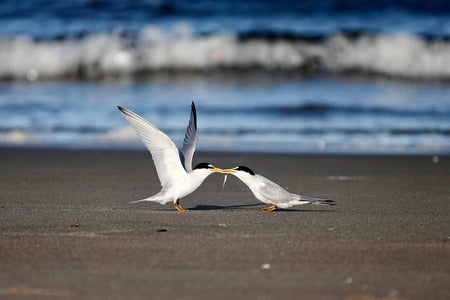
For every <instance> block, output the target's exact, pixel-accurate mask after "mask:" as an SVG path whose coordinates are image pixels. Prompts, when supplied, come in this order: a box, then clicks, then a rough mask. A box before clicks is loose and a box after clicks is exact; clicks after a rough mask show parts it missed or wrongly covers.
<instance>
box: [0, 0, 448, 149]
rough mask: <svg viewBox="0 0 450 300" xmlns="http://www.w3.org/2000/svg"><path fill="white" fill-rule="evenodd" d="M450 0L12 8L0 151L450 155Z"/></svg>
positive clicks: (8, 6) (33, 4)
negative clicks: (156, 138) (165, 142)
mask: <svg viewBox="0 0 450 300" xmlns="http://www.w3.org/2000/svg"><path fill="white" fill-rule="evenodd" d="M449 83H450V2H448V1H437V0H431V1H416V0H397V1H394V0H380V1H368V0H359V1H357V0H315V1H288V0H280V1H251V0H243V1H212V0H198V1H187V0H173V1H169V0H166V1H163V0H161V1H158V0H149V1H118V0H117V1H106V0H78V1H56V0H35V1H12V0H5V1H2V2H0V146H7V147H9V146H18V147H60V148H88V149H92V148H94V149H95V148H99V149H117V148H120V149H143V146H142V145H141V144H140V142H139V141H138V139H137V138H136V137H135V134H134V132H133V131H132V129H131V128H130V127H129V126H128V124H127V123H126V121H125V120H124V119H123V118H122V116H121V115H120V114H119V112H118V111H117V109H116V106H117V105H121V106H124V107H126V108H129V109H131V110H134V111H136V112H137V113H139V114H142V115H143V116H144V117H146V118H148V119H149V120H150V121H151V122H153V123H154V124H155V125H156V126H157V127H159V128H160V129H161V130H163V131H164V132H166V133H167V134H168V135H169V136H170V137H171V138H173V139H174V140H175V142H176V143H177V144H178V145H180V144H181V142H182V139H183V135H184V129H185V128H186V125H187V122H188V119H189V108H190V102H191V101H195V103H196V105H197V110H198V123H199V124H198V125H199V134H200V136H199V144H198V149H200V150H204V151H258V152H293V153H305V152H319V153H334V152H340V153H399V154H405V153H408V154H411V153H427V154H429V153H436V154H437V153H444V154H449V153H450V84H449Z"/></svg>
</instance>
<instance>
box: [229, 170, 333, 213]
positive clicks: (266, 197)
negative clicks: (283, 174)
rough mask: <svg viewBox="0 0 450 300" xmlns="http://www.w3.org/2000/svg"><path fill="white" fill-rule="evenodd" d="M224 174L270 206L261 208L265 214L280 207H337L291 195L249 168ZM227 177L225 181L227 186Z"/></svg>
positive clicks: (322, 201) (330, 203)
mask: <svg viewBox="0 0 450 300" xmlns="http://www.w3.org/2000/svg"><path fill="white" fill-rule="evenodd" d="M222 173H224V174H232V175H234V176H236V177H237V178H239V179H240V180H241V181H242V182H243V183H245V184H246V185H247V186H248V187H249V189H250V190H251V191H252V192H253V195H255V197H256V198H257V199H258V200H259V201H261V202H263V203H267V204H270V206H267V207H263V208H261V210H262V211H264V212H270V211H273V210H275V209H277V208H278V207H280V208H288V207H291V206H294V205H301V204H322V205H335V204H336V202H335V201H333V200H329V199H322V198H311V197H306V196H302V195H297V194H293V193H289V192H288V191H286V190H285V189H283V188H282V187H281V186H279V185H278V184H276V183H275V182H273V181H271V180H269V179H267V178H266V177H264V176H262V175H259V174H255V172H253V171H252V170H251V169H250V168H249V167H246V166H239V167H235V168H233V169H225V170H222ZM225 180H226V175H225V179H224V185H225Z"/></svg>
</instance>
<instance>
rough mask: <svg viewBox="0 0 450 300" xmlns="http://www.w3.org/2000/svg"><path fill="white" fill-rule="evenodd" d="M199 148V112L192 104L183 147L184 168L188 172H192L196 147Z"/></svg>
mask: <svg viewBox="0 0 450 300" xmlns="http://www.w3.org/2000/svg"><path fill="white" fill-rule="evenodd" d="M196 146H197V112H196V110H195V104H194V102H192V104H191V117H190V119H189V124H188V126H187V128H186V132H185V134H184V141H183V147H182V148H181V153H182V154H183V160H184V168H185V169H186V171H187V172H191V171H192V158H193V157H194V152H195V147H196Z"/></svg>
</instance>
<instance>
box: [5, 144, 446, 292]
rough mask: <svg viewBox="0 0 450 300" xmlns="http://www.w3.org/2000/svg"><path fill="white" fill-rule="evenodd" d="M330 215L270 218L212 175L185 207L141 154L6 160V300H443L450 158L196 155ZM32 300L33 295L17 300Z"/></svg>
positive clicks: (304, 209) (300, 209)
mask: <svg viewBox="0 0 450 300" xmlns="http://www.w3.org/2000/svg"><path fill="white" fill-rule="evenodd" d="M201 161H209V162H212V163H214V164H215V165H217V166H219V167H232V166H235V165H247V166H249V167H251V168H252V169H254V170H255V171H256V172H257V173H261V174H264V175H265V176H266V177H268V178H271V179H273V180H274V181H276V182H278V183H279V184H280V185H282V186H284V187H287V188H289V190H290V191H292V192H297V193H301V194H304V195H308V196H316V197H324V198H331V199H334V200H336V201H337V204H338V205H337V206H314V205H304V206H296V207H293V208H292V209H289V210H279V211H278V210H277V211H274V212H272V213H263V212H260V211H259V208H261V207H262V206H263V205H262V204H261V203H259V202H258V201H257V200H256V199H255V198H254V197H253V195H252V194H251V193H250V191H249V190H248V189H247V187H246V186H244V185H243V184H242V183H241V182H239V181H238V180H237V179H236V178H233V177H229V178H228V181H227V185H226V187H225V189H224V190H223V191H222V192H221V185H222V180H223V175H219V174H213V175H212V176H210V177H209V178H208V179H207V180H206V181H205V184H204V185H202V186H201V187H200V188H199V189H198V190H197V191H196V192H195V193H193V194H192V195H190V196H188V197H187V198H185V199H183V200H182V201H181V204H182V205H183V206H184V207H186V208H189V209H191V210H190V211H189V212H187V213H179V212H177V211H175V210H174V209H173V207H172V206H171V205H170V204H168V205H166V206H162V205H159V204H153V203H138V204H134V205H131V204H129V203H128V202H129V201H132V200H137V199H141V198H144V197H146V196H149V195H151V194H154V193H156V192H158V191H159V181H158V179H157V177H156V172H155V169H154V166H153V163H152V160H151V158H150V156H149V155H148V154H147V153H146V152H144V151H142V152H121V151H115V152H105V151H104V152H102V151H58V150H32V149H28V150H20V149H2V150H0V228H1V230H0V266H1V272H0V298H1V299H19V298H20V299H32V298H33V299H38V298H39V299H44V298H48V299H58V298H61V299H277V298H278V299H449V298H450V221H449V220H450V219H449V216H450V203H449V201H450V188H449V187H450V158H449V157H442V156H441V157H438V158H437V157H435V158H434V159H433V157H431V156H344V155H335V156H333V155H282V154H280V155H262V154H258V155H251V154H230V155H226V154H202V153H200V154H198V155H197V156H196V158H195V162H201ZM25 296H27V297H25Z"/></svg>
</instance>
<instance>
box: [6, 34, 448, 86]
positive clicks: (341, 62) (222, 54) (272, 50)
mask: <svg viewBox="0 0 450 300" xmlns="http://www.w3.org/2000/svg"><path fill="white" fill-rule="evenodd" d="M222 70H227V71H236V72H237V71H242V72H246V71H253V70H262V71H264V72H269V73H270V72H280V71H281V72H296V73H299V74H306V75H311V74H333V75H341V74H357V75H377V76H381V77H395V78H405V79H428V80H443V81H447V80H449V79H450V41H449V40H448V39H445V38H427V37H422V36H417V35H412V34H407V33H396V34H377V33H358V34H348V33H347V34H346V33H339V34H333V35H329V36H322V37H306V36H301V35H296V34H289V33H287V34H278V33H273V32H262V33H256V34H255V33H250V34H235V33H227V32H223V33H210V34H194V33H193V31H192V30H191V29H190V28H189V27H183V26H180V27H179V28H177V29H174V30H163V29H161V28H159V27H152V26H150V27H146V28H145V29H143V30H141V31H140V32H139V33H138V34H134V35H127V34H122V33H103V34H89V35H86V36H81V37H77V38H60V39H55V40H34V39H32V38H30V37H26V36H20V37H11V38H1V39H0V79H1V80H28V81H35V80H39V79H51V80H54V79H88V80H91V79H101V78H107V77H114V76H140V75H146V74H153V73H156V72H159V71H170V72H180V73H182V72H210V71H213V72H214V71H222Z"/></svg>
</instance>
